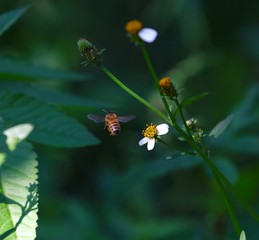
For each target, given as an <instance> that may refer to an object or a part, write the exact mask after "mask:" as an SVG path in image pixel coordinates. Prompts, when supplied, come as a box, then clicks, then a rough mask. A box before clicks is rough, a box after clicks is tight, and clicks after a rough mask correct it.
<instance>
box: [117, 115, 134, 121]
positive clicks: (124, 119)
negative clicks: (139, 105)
mask: <svg viewBox="0 0 259 240" xmlns="http://www.w3.org/2000/svg"><path fill="white" fill-rule="evenodd" d="M135 117H136V116H133V115H129V116H119V117H118V121H119V122H129V121H131V120H132V119H134V118H135Z"/></svg>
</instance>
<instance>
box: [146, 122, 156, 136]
mask: <svg viewBox="0 0 259 240" xmlns="http://www.w3.org/2000/svg"><path fill="white" fill-rule="evenodd" d="M142 134H143V135H144V137H147V138H155V137H156V136H157V129H156V125H153V124H152V123H151V124H150V125H148V124H147V126H146V128H145V129H144V130H143V131H142Z"/></svg>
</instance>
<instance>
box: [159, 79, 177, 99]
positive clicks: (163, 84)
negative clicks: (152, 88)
mask: <svg viewBox="0 0 259 240" xmlns="http://www.w3.org/2000/svg"><path fill="white" fill-rule="evenodd" d="M159 86H160V88H161V91H162V92H163V93H164V94H165V95H166V96H167V97H169V98H170V99H173V98H175V97H177V96H178V92H177V91H176V88H175V86H174V85H173V83H172V82H171V80H170V78H169V77H164V78H162V79H161V80H160V81H159Z"/></svg>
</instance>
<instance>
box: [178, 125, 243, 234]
mask: <svg viewBox="0 0 259 240" xmlns="http://www.w3.org/2000/svg"><path fill="white" fill-rule="evenodd" d="M174 127H175V129H176V130H177V131H178V133H179V134H180V135H181V136H183V137H184V138H185V140H186V141H187V142H188V143H189V145H190V146H191V147H192V148H193V149H194V150H195V151H196V152H197V153H198V154H199V155H200V157H201V158H202V159H203V160H204V161H205V162H206V164H207V166H208V167H209V168H210V170H211V172H212V174H213V176H214V178H215V180H216V183H217V185H218V187H219V189H220V192H221V194H222V197H223V199H224V202H225V204H226V207H227V210H228V212H229V215H230V218H231V220H232V222H233V225H234V228H235V231H236V233H237V235H238V236H239V235H240V232H241V230H242V228H241V226H240V224H239V222H238V219H237V217H236V214H235V211H234V209H233V206H232V205H231V202H230V200H229V197H228V195H227V192H226V189H225V187H224V185H223V184H222V179H221V175H223V174H220V171H219V170H218V169H217V168H216V166H215V165H214V164H213V163H212V162H211V160H210V159H209V158H208V157H207V156H206V155H205V154H204V153H203V151H202V150H201V149H200V148H199V147H198V146H197V145H196V144H195V142H193V141H192V140H191V139H190V138H189V137H188V135H186V133H185V132H184V131H183V130H182V129H181V128H180V127H179V126H178V125H177V124H176V125H175V126H174ZM229 184H230V183H229Z"/></svg>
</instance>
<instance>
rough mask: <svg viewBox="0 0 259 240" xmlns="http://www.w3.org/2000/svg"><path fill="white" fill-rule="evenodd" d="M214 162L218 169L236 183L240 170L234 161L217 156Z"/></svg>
mask: <svg viewBox="0 0 259 240" xmlns="http://www.w3.org/2000/svg"><path fill="white" fill-rule="evenodd" d="M213 163H214V164H215V165H216V167H217V168H218V170H220V172H222V173H223V175H224V176H225V177H226V178H227V179H228V180H229V182H231V183H232V184H235V183H236V182H237V180H238V178H239V172H238V169H237V167H236V166H235V164H234V163H233V162H231V161H230V160H229V159H227V158H223V157H216V158H215V159H213Z"/></svg>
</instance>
